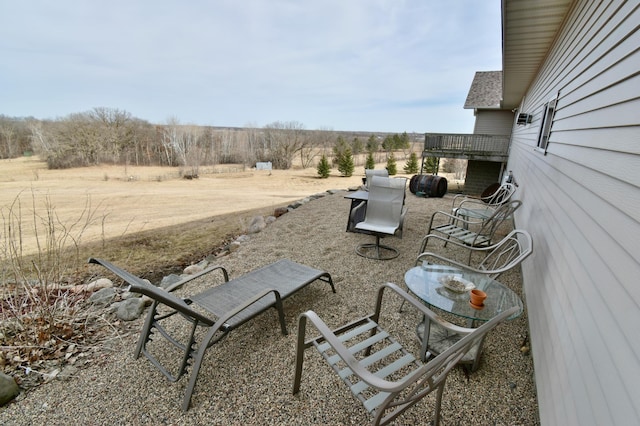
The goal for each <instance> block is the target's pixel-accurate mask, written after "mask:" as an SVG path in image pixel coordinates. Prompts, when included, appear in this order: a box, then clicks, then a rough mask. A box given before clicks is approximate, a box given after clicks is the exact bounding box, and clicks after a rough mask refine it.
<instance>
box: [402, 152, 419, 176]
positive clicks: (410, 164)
mask: <svg viewBox="0 0 640 426" xmlns="http://www.w3.org/2000/svg"><path fill="white" fill-rule="evenodd" d="M404 172H405V173H406V174H408V175H415V174H416V173H418V156H417V155H416V153H415V152H412V153H411V155H409V160H408V161H407V164H405V165H404Z"/></svg>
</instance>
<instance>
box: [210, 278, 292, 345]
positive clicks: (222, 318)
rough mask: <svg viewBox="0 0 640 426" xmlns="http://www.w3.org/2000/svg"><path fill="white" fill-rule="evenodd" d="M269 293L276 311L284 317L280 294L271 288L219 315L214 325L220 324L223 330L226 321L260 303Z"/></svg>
mask: <svg viewBox="0 0 640 426" xmlns="http://www.w3.org/2000/svg"><path fill="white" fill-rule="evenodd" d="M269 293H273V295H274V296H275V298H276V302H275V305H276V309H277V310H278V314H281V315H282V316H283V315H284V310H283V308H282V297H281V296H280V292H279V291H278V290H275V289H272V288H267V289H264V290H262V291H261V292H259V293H257V294H256V295H254V296H253V297H251V298H250V299H247V300H246V301H244V302H243V303H242V304H240V305H238V306H236V307H235V308H233V309H232V310H230V311H227V312H225V313H224V315H221V316H220V318H218V320H217V321H216V324H221V326H220V328H221V329H223V328H224V324H225V323H226V322H227V321H229V319H230V318H233V317H234V316H235V315H237V314H239V313H240V312H242V311H244V310H245V309H247V308H248V307H249V306H251V305H253V304H254V303H256V302H258V301H260V299H262V298H263V297H265V296H267V295H268V294H269ZM283 331H285V330H283ZM283 334H286V333H283Z"/></svg>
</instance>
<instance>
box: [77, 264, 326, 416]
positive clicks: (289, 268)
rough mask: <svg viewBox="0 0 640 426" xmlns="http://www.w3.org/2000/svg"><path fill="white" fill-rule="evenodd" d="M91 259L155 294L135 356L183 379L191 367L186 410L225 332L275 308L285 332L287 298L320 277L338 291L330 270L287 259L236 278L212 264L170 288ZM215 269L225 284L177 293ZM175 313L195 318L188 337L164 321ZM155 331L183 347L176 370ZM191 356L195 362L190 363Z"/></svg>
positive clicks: (174, 378) (135, 289)
mask: <svg viewBox="0 0 640 426" xmlns="http://www.w3.org/2000/svg"><path fill="white" fill-rule="evenodd" d="M89 263H95V264H99V265H102V266H103V267H105V268H106V269H108V270H109V271H111V272H112V273H114V274H115V275H116V276H118V277H119V278H121V279H122V280H124V281H125V282H126V283H127V284H129V286H130V288H129V290H130V291H133V292H137V293H141V294H144V295H146V296H148V297H150V298H151V299H153V303H152V305H151V308H150V310H149V313H148V314H147V318H146V320H145V322H144V325H143V327H142V331H141V332H140V337H139V339H138V344H137V346H136V350H135V353H134V356H135V358H138V357H139V356H140V354H141V353H142V354H143V355H144V356H146V357H147V358H148V359H149V361H150V362H151V363H152V364H153V365H154V366H155V367H156V368H157V369H158V370H160V372H161V373H162V374H164V375H165V377H166V378H167V379H168V380H169V381H170V382H176V381H178V380H179V379H180V378H181V377H182V376H183V375H184V374H185V373H186V372H187V369H188V368H189V367H191V375H190V377H189V382H188V384H187V389H186V391H185V395H184V398H183V400H182V410H183V411H187V410H188V408H189V403H190V401H191V395H192V394H193V390H194V388H195V385H196V381H197V378H198V372H199V371H200V367H201V365H202V360H203V358H204V355H205V352H206V350H207V349H208V348H209V347H211V346H213V345H214V344H216V343H217V342H219V341H220V340H222V339H223V338H224V337H226V336H227V335H228V333H229V332H230V331H232V330H234V329H236V328H238V327H240V326H241V325H242V324H244V323H245V322H247V321H249V320H251V319H253V318H255V317H256V316H258V315H260V314H261V313H263V312H264V311H266V310H268V309H270V308H274V309H276V311H277V313H278V319H279V321H280V328H281V331H282V334H285V335H286V334H287V328H286V325H285V321H284V310H283V308H282V301H283V300H284V299H286V298H287V297H289V296H291V295H292V294H294V293H295V292H296V291H298V290H300V289H301V288H303V287H305V286H306V285H308V284H310V283H311V282H313V281H315V280H321V281H324V282H326V283H328V284H329V285H330V286H331V290H332V291H333V292H334V293H335V287H334V285H333V280H332V279H331V275H329V273H327V272H324V271H321V270H319V269H314V268H310V267H308V266H305V265H301V264H299V263H295V262H292V261H290V260H287V259H283V260H279V261H277V262H275V263H272V264H270V265H267V266H264V267H262V268H259V269H256V270H254V271H251V272H249V273H247V274H245V275H243V276H241V277H238V278H235V279H232V280H229V275H228V273H227V271H226V269H225V268H223V267H222V266H212V267H210V268H207V269H205V270H204V271H202V272H200V273H197V274H194V275H191V276H189V277H187V278H184V279H182V280H180V281H178V282H176V283H174V284H172V285H171V286H169V287H168V288H166V289H163V288H160V287H156V286H154V285H152V284H149V283H148V282H146V281H145V280H143V279H141V278H139V277H137V276H135V275H133V274H131V273H129V272H127V271H125V270H123V269H121V268H119V267H117V266H115V265H113V264H112V263H110V262H108V261H106V260H101V259H95V258H91V259H89ZM214 271H220V272H221V273H222V275H223V278H224V282H223V283H222V284H219V285H216V286H213V287H210V288H208V289H207V290H205V291H203V292H201V293H198V294H195V295H192V296H190V297H187V298H181V297H178V296H177V295H175V294H174V293H173V292H174V291H176V290H178V289H179V288H181V287H182V286H184V285H185V284H186V283H188V282H189V281H192V280H194V279H196V278H199V277H202V276H204V275H206V274H209V273H211V272H214ZM167 311H168V312H167ZM175 314H179V316H180V317H182V318H184V319H185V320H186V322H187V323H189V324H190V333H189V336H188V337H187V339H186V342H185V341H184V339H180V338H179V337H174V335H175V334H176V333H175V332H174V333H172V332H171V331H169V328H168V327H166V326H164V325H163V324H164V323H165V322H164V321H165V320H167V319H168V318H170V317H173V316H174V315H175ZM199 327H202V328H204V329H207V333H206V335H205V336H204V337H203V338H202V340H201V341H200V342H197V341H196V330H198V328H199ZM172 330H173V329H172ZM156 332H157V333H156ZM152 337H164V338H165V339H166V341H167V342H168V343H170V344H171V345H173V346H174V347H175V348H177V351H178V352H181V354H182V355H181V361H180V365H179V366H178V367H177V370H178V371H177V373H171V372H169V370H168V368H166V367H165V366H164V365H163V364H162V363H161V362H160V361H159V359H158V358H157V357H156V356H154V355H153V354H152V353H151V351H150V350H149V349H148V348H147V343H148V342H149V341H151V340H152ZM181 340H182V341H181ZM168 362H170V360H168ZM192 362H193V365H191V364H192Z"/></svg>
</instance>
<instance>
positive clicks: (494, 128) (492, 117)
mask: <svg viewBox="0 0 640 426" xmlns="http://www.w3.org/2000/svg"><path fill="white" fill-rule="evenodd" d="M513 120H514V118H513V113H511V112H510V111H504V110H500V111H491V110H479V111H478V113H477V115H476V121H475V125H474V128H473V133H475V134H477V135H510V134H511V127H512V126H513Z"/></svg>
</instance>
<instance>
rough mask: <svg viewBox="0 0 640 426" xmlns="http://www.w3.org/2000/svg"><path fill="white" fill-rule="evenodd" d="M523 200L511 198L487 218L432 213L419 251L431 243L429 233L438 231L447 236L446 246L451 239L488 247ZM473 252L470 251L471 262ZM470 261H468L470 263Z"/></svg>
mask: <svg viewBox="0 0 640 426" xmlns="http://www.w3.org/2000/svg"><path fill="white" fill-rule="evenodd" d="M521 205H522V201H520V200H511V201H509V202H507V203H505V204H503V205H502V206H500V207H498V208H497V209H496V211H495V212H494V213H493V214H492V215H491V216H490V217H489V218H487V219H484V220H483V219H477V220H473V219H464V218H462V217H460V216H456V215H453V214H451V213H447V212H443V211H437V212H435V213H433V214H432V215H431V220H430V221H429V228H428V231H427V235H426V236H425V237H424V238H423V239H422V244H421V245H420V251H419V253H422V252H424V251H425V248H426V246H427V244H428V243H429V234H432V233H433V232H436V233H438V234H442V235H444V236H445V237H446V239H445V246H446V245H447V242H448V241H449V240H454V241H455V240H457V241H458V242H460V243H462V244H465V245H468V246H471V247H488V246H490V245H491V244H492V241H493V237H494V234H495V233H496V231H497V230H498V228H500V226H501V225H502V224H503V223H504V222H505V221H507V220H508V219H510V218H511V217H512V215H513V212H515V211H516V210H517V209H518V208H519V207H520V206H521ZM471 254H472V252H469V262H470V260H471ZM469 262H468V263H469Z"/></svg>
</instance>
